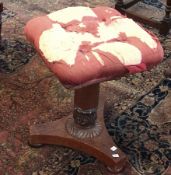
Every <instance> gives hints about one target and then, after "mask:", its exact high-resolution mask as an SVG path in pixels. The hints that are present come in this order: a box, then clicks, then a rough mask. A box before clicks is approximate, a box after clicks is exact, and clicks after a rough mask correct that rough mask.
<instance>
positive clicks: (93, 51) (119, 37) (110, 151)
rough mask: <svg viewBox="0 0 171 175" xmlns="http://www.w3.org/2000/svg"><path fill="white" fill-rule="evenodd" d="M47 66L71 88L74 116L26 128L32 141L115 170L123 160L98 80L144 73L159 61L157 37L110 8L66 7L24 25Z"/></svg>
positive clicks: (161, 53) (159, 46)
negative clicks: (80, 153)
mask: <svg viewBox="0 0 171 175" xmlns="http://www.w3.org/2000/svg"><path fill="white" fill-rule="evenodd" d="M25 34H26V37H27V39H28V40H29V41H30V42H32V43H33V44H34V46H35V49H36V50H37V52H38V53H39V55H40V57H41V58H42V59H43V61H44V62H45V63H46V65H47V67H48V68H49V69H50V70H51V71H52V72H54V74H55V75H56V76H57V78H58V79H59V81H60V82H61V83H62V84H63V85H64V86H65V87H66V88H70V89H72V90H74V92H75V96H74V110H73V115H72V116H68V117H64V118H62V119H60V120H58V121H54V122H49V123H45V124H39V125H34V126H31V128H30V138H29V141H30V143H31V144H58V145H64V146H67V147H71V148H74V149H78V150H81V151H84V152H86V153H88V154H90V155H93V156H95V157H96V158H97V159H99V160H101V161H102V162H104V163H105V164H106V165H108V166H109V167H111V169H112V170H113V171H114V172H115V173H119V172H120V171H122V170H123V168H124V166H125V165H126V163H127V159H126V156H125V155H124V153H123V152H122V151H121V150H120V149H119V148H118V147H117V146H116V145H115V143H114V142H113V141H112V139H111V137H110V136H109V134H108V132H107V130H106V127H105V124H104V119H103V106H104V97H102V96H101V95H99V92H100V90H99V87H100V83H101V82H104V81H109V80H113V79H116V78H119V77H122V76H124V75H126V74H128V73H137V72H142V71H145V70H147V69H149V68H151V67H152V66H154V65H157V64H158V63H159V62H161V61H162V58H163V49H162V47H161V45H160V43H159V40H158V39H157V37H156V36H155V35H153V34H152V33H150V32H149V31H145V29H143V28H142V27H141V26H139V25H138V24H136V23H135V22H134V21H133V20H131V19H128V18H126V17H125V16H123V15H121V14H120V13H119V12H118V11H117V10H115V9H112V8H109V7H96V8H89V7H82V6H78V7H68V8H65V9H62V10H59V11H56V12H53V13H50V14H49V15H45V16H41V17H37V18H34V19H32V20H30V21H29V22H28V23H27V24H26V26H25Z"/></svg>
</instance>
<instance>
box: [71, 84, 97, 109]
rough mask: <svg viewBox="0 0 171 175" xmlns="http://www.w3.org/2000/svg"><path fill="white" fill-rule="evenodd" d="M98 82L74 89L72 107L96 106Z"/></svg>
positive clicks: (87, 107) (89, 107) (90, 107)
mask: <svg viewBox="0 0 171 175" xmlns="http://www.w3.org/2000/svg"><path fill="white" fill-rule="evenodd" d="M99 89H100V88H99V84H94V85H90V86H87V87H84V88H81V89H77V90H75V96H74V107H75V108H77V107H79V108H81V109H83V110H87V109H92V108H97V106H98V102H99Z"/></svg>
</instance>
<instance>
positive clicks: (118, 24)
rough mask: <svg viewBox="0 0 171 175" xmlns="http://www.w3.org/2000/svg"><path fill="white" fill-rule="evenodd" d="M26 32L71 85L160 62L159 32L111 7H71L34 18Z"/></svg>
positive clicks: (120, 74) (113, 77) (108, 78)
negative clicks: (149, 29)
mask: <svg viewBox="0 0 171 175" xmlns="http://www.w3.org/2000/svg"><path fill="white" fill-rule="evenodd" d="M25 34H26V36H27V38H28V40H29V41H31V42H32V43H33V44H34V46H35V48H36V50H37V51H38V53H39V54H40V56H41V57H42V59H43V60H44V61H45V63H46V64H47V66H48V67H49V68H50V70H52V71H53V72H54V73H55V74H56V76H57V77H58V79H59V80H60V81H61V83H62V84H63V85H64V86H65V87H67V88H78V87H82V86H86V85H90V84H93V83H99V82H102V81H106V80H112V79H115V78H118V77H121V76H124V75H125V74H127V73H137V72H142V71H145V70H147V69H148V68H151V67H152V66H154V65H157V64H158V63H159V62H161V61H162V59H163V49H162V47H161V45H160V42H159V40H158V39H157V37H156V36H155V35H154V34H152V33H150V32H148V31H146V30H144V29H143V28H142V27H141V26H140V25H138V24H137V23H135V22H134V21H133V20H132V19H129V18H127V17H125V16H122V15H121V14H120V13H119V12H118V11H116V10H115V9H112V8H109V7H96V8H89V7H82V6H78V7H68V8H65V9H62V10H59V11H56V12H53V13H50V14H49V15H45V16H41V17H37V18H35V19H32V20H30V21H29V22H28V23H27V25H26V27H25Z"/></svg>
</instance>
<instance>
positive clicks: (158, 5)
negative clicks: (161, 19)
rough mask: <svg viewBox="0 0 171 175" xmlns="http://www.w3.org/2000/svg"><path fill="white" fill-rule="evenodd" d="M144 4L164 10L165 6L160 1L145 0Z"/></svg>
mask: <svg viewBox="0 0 171 175" xmlns="http://www.w3.org/2000/svg"><path fill="white" fill-rule="evenodd" d="M143 3H145V4H147V5H151V6H154V7H156V8H158V9H164V8H165V5H164V4H163V3H162V2H161V1H160V0H143Z"/></svg>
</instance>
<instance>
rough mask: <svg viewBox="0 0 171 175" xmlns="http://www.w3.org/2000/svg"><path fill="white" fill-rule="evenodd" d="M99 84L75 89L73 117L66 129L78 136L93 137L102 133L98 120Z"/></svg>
mask: <svg viewBox="0 0 171 175" xmlns="http://www.w3.org/2000/svg"><path fill="white" fill-rule="evenodd" d="M98 101H99V84H95V85H91V86H88V87H84V88H81V89H78V90H75V97H74V112H73V119H69V120H68V122H67V124H66V129H67V131H68V133H69V134H71V135H73V136H75V137H77V138H92V137H95V136H97V135H99V134H100V132H101V128H102V127H101V124H100V123H98V122H97V120H96V119H97V107H98Z"/></svg>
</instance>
